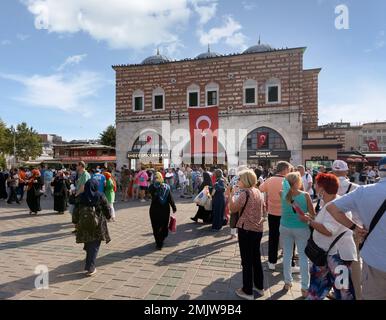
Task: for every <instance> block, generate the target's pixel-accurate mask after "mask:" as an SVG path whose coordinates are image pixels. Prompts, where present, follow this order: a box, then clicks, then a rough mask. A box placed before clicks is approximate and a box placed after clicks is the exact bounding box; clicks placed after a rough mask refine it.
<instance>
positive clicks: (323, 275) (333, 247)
mask: <svg viewBox="0 0 386 320" xmlns="http://www.w3.org/2000/svg"><path fill="white" fill-rule="evenodd" d="M338 189H339V180H338V178H337V177H336V176H335V175H333V174H326V173H320V174H319V175H318V176H317V177H316V185H315V190H316V192H317V193H318V194H319V196H320V198H321V199H322V200H323V202H324V207H323V208H322V209H321V211H320V212H319V213H318V215H317V216H316V217H315V219H312V218H311V217H310V216H308V215H305V216H304V217H301V219H302V220H303V221H304V222H307V223H308V225H309V226H310V227H311V228H312V229H313V234H312V236H311V238H310V240H309V245H310V244H311V243H312V242H313V243H312V246H313V247H315V245H316V246H317V247H318V248H319V249H322V250H323V251H324V252H325V253H326V254H327V261H326V262H325V265H316V264H315V263H312V264H311V267H310V276H311V279H310V287H309V290H308V296H307V300H323V299H324V298H325V297H326V296H327V294H328V293H329V291H330V290H331V288H333V289H334V291H335V298H336V299H337V300H355V292H354V286H353V282H352V279H351V263H352V262H353V261H357V259H358V257H357V251H356V247H355V243H354V239H353V232H352V231H351V230H350V229H347V228H346V227H344V226H343V225H341V224H340V223H339V222H337V221H336V220H335V219H334V218H333V217H332V216H331V215H330V213H329V212H328V211H327V210H326V208H327V206H328V204H329V203H331V202H332V201H333V200H335V199H337V198H339V197H340V196H338V195H337V193H338ZM346 216H348V217H349V218H351V213H350V212H348V213H346ZM334 242H335V243H334ZM306 252H307V251H306ZM318 264H320V263H318Z"/></svg>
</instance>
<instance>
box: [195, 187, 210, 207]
mask: <svg viewBox="0 0 386 320" xmlns="http://www.w3.org/2000/svg"><path fill="white" fill-rule="evenodd" d="M208 198H209V197H208V189H207V188H204V189H203V190H202V191H201V192H200V193H199V194H198V195H197V197H195V198H194V200H193V202H194V203H195V204H198V205H199V206H201V207H203V206H205V203H206V202H207V201H208Z"/></svg>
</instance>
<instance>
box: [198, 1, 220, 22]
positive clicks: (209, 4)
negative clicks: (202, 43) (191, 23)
mask: <svg viewBox="0 0 386 320" xmlns="http://www.w3.org/2000/svg"><path fill="white" fill-rule="evenodd" d="M191 3H192V6H193V8H194V11H196V13H197V14H198V15H199V17H200V20H199V24H200V25H204V24H207V23H208V22H209V21H210V20H212V19H213V18H214V17H215V15H216V13H217V5H218V3H217V0H191Z"/></svg>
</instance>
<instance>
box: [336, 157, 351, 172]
mask: <svg viewBox="0 0 386 320" xmlns="http://www.w3.org/2000/svg"><path fill="white" fill-rule="evenodd" d="M332 171H336V172H342V171H348V165H347V163H346V162H344V161H342V160H336V161H334V163H333V165H332Z"/></svg>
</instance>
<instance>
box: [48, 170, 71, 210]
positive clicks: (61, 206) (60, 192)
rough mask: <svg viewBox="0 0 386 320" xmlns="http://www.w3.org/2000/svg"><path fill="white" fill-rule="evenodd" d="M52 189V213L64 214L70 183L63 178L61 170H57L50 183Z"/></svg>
mask: <svg viewBox="0 0 386 320" xmlns="http://www.w3.org/2000/svg"><path fill="white" fill-rule="evenodd" d="M51 186H52V187H54V211H56V212H58V213H59V214H64V212H65V211H66V210H67V200H68V192H69V190H70V181H69V180H68V179H66V178H65V176H64V172H63V170H59V171H58V173H57V175H56V177H55V178H54V180H53V181H52V183H51Z"/></svg>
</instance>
